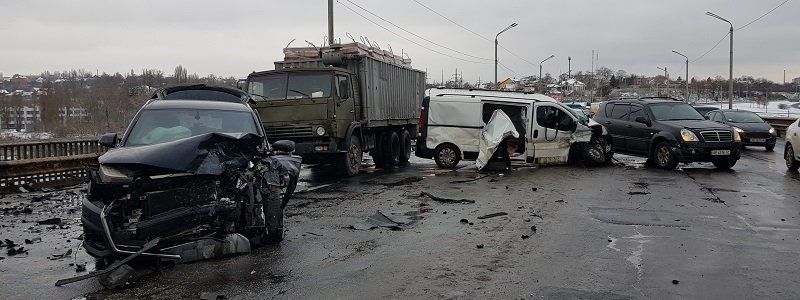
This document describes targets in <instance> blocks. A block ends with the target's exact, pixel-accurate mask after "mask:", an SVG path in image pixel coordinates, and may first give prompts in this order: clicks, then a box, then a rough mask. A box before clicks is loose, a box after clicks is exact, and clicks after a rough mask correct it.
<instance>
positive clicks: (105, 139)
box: [97, 132, 117, 148]
mask: <svg viewBox="0 0 800 300" xmlns="http://www.w3.org/2000/svg"><path fill="white" fill-rule="evenodd" d="M97 143H98V144H100V146H103V147H108V148H114V147H116V146H117V134H116V133H114V132H112V133H106V134H104V135H101V136H100V139H99V140H97Z"/></svg>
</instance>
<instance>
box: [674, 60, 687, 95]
mask: <svg viewBox="0 0 800 300" xmlns="http://www.w3.org/2000/svg"><path fill="white" fill-rule="evenodd" d="M672 52H673V53H675V54H677V55H680V56H683V58H685V59H686V78H685V80H686V103H689V57H687V56H686V55H683V53H680V52H678V51H675V50H672Z"/></svg>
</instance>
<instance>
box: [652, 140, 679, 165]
mask: <svg viewBox="0 0 800 300" xmlns="http://www.w3.org/2000/svg"><path fill="white" fill-rule="evenodd" d="M652 159H653V163H655V165H656V167H658V168H659V169H664V170H674V169H675V168H676V167H678V157H677V156H676V155H675V150H673V149H672V145H671V144H670V143H669V142H666V141H665V142H661V143H658V145H656V148H655V149H654V150H653V155H652Z"/></svg>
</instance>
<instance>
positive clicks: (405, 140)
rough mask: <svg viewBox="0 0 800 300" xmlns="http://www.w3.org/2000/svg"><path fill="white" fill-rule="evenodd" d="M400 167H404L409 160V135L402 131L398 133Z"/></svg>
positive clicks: (406, 131)
mask: <svg viewBox="0 0 800 300" xmlns="http://www.w3.org/2000/svg"><path fill="white" fill-rule="evenodd" d="M400 150H401V151H400V165H401V166H405V165H407V164H408V161H409V160H410V159H411V134H410V133H408V130H405V129H403V131H401V132H400Z"/></svg>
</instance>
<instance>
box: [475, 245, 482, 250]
mask: <svg viewBox="0 0 800 300" xmlns="http://www.w3.org/2000/svg"><path fill="white" fill-rule="evenodd" d="M475 248H478V249H483V244H477V245H475Z"/></svg>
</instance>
